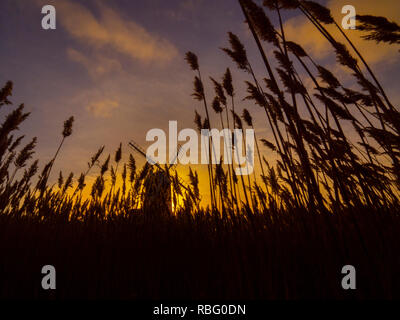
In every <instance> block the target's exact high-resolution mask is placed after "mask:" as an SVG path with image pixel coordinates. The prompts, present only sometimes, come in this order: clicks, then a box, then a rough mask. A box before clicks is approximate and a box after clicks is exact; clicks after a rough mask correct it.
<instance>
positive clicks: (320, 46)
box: [285, 0, 400, 64]
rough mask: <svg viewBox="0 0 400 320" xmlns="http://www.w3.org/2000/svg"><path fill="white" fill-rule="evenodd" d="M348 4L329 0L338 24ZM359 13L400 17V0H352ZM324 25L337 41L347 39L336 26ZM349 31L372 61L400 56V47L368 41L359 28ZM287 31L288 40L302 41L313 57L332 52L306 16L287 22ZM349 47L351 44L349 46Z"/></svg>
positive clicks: (358, 46) (362, 52)
mask: <svg viewBox="0 0 400 320" xmlns="http://www.w3.org/2000/svg"><path fill="white" fill-rule="evenodd" d="M346 4H349V3H348V1H345V0H329V1H328V3H327V4H326V6H327V7H328V8H329V9H330V10H331V13H332V16H333V17H334V19H335V20H336V22H337V23H338V25H339V26H341V21H342V18H343V17H344V15H343V14H342V13H341V11H342V7H343V6H344V5H346ZM351 4H352V5H353V6H354V7H355V9H356V11H357V14H372V15H377V16H385V17H387V18H388V19H389V20H392V21H397V22H398V21H399V19H398V12H399V11H400V2H399V1H391V0H380V1H375V0H362V1H361V0H358V1H353V2H352V3H351ZM325 27H326V28H327V29H328V31H329V32H330V33H331V34H332V35H333V36H334V38H335V39H339V40H338V41H340V42H342V43H345V44H346V45H347V42H346V40H345V39H344V38H343V36H342V35H341V34H340V32H339V30H337V28H336V27H335V26H332V25H328V26H326V25H325ZM344 32H345V33H346V35H347V36H348V37H349V38H350V40H351V41H352V42H353V43H354V45H355V46H356V48H357V49H358V50H359V51H360V52H361V54H362V55H363V56H364V58H365V59H366V60H367V62H368V63H370V64H375V63H380V62H385V63H393V62H395V61H396V59H398V51H397V50H396V48H395V47H394V46H393V45H392V46H390V45H388V44H383V43H380V44H379V45H377V44H376V43H375V42H372V41H367V40H364V39H362V38H361V36H362V35H363V33H362V32H361V31H357V30H344ZM285 33H286V36H287V38H288V39H289V40H291V41H295V42H297V43H299V44H301V45H302V46H303V47H304V48H305V49H306V50H307V51H308V52H309V53H310V54H311V55H312V56H313V57H316V58H320V59H323V58H326V57H327V56H328V55H329V54H330V53H332V47H331V45H330V44H329V43H328V41H327V40H326V39H325V38H323V37H322V35H321V34H320V33H319V32H318V30H317V29H316V28H315V27H314V25H313V24H312V23H311V22H310V21H308V19H307V18H306V17H304V16H296V17H294V18H291V19H289V20H287V21H286V22H285ZM349 48H350V47H349ZM354 56H355V55H354Z"/></svg>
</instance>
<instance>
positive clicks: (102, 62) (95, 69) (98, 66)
mask: <svg viewBox="0 0 400 320" xmlns="http://www.w3.org/2000/svg"><path fill="white" fill-rule="evenodd" d="M67 56H68V58H69V59H71V60H72V61H74V62H77V63H80V64H82V65H83V66H84V67H85V68H86V69H87V71H88V73H89V75H90V76H91V77H92V78H94V79H97V78H98V77H101V76H103V75H107V74H110V73H112V72H119V71H121V70H122V66H121V63H120V62H119V61H118V60H116V59H112V58H108V57H106V56H104V55H100V54H94V55H93V56H92V57H91V58H88V57H87V56H85V55H84V54H83V53H82V52H80V51H78V50H76V49H73V48H68V49H67Z"/></svg>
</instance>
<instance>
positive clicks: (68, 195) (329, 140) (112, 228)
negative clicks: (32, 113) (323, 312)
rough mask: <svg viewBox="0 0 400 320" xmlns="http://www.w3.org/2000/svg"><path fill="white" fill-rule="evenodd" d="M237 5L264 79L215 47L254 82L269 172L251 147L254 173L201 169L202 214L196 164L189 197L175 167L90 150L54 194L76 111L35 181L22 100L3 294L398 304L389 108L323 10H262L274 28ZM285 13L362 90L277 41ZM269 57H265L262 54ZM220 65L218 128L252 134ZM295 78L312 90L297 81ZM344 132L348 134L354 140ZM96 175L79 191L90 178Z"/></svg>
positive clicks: (304, 5) (7, 177) (9, 187)
mask: <svg viewBox="0 0 400 320" xmlns="http://www.w3.org/2000/svg"><path fill="white" fill-rule="evenodd" d="M239 2H240V5H241V8H242V10H243V13H244V16H245V18H246V23H247V24H248V26H249V29H250V31H251V34H252V36H253V37H254V40H255V42H256V45H257V49H258V50H259V52H260V55H261V59H262V61H263V63H264V66H265V68H266V74H265V77H264V78H263V79H261V80H260V79H258V78H257V76H256V75H255V72H254V70H253V67H252V64H251V63H250V61H249V60H248V58H247V53H246V48H245V47H244V46H243V45H242V44H241V42H240V39H239V38H238V37H237V36H236V35H234V34H233V33H228V40H229V45H230V48H223V49H222V50H223V51H224V52H225V53H226V54H227V55H228V56H229V57H230V58H231V59H233V61H234V62H235V64H236V65H237V67H238V69H239V70H241V71H244V72H245V73H246V74H247V75H248V76H249V79H248V80H247V81H246V86H247V94H248V96H247V97H245V100H246V101H251V102H253V103H254V105H255V107H257V108H262V110H264V112H265V116H266V118H265V124H266V128H267V129H268V130H270V131H271V132H272V134H273V140H272V141H268V140H266V139H264V138H261V139H260V142H262V145H263V146H265V147H267V148H268V149H269V150H271V151H273V152H275V153H276V154H277V155H278V160H277V161H276V163H271V162H270V161H269V159H268V157H267V156H266V155H265V154H263V151H262V149H261V148H259V145H258V142H257V143H256V148H257V157H258V162H259V164H260V170H261V174H260V175H259V176H257V177H255V178H254V179H250V177H248V178H247V179H243V177H241V178H240V181H239V179H238V178H237V177H236V175H235V174H234V171H233V168H232V167H231V166H225V165H222V164H220V165H216V166H215V167H213V166H212V165H210V166H209V167H208V174H209V183H210V195H211V199H212V200H211V207H206V208H202V207H201V206H200V200H201V192H200V190H199V178H198V175H197V173H196V172H195V171H193V170H190V174H189V180H190V183H189V185H188V186H187V188H185V189H184V188H182V187H181V184H180V178H179V176H178V174H177V173H176V172H173V171H170V170H165V171H162V172H160V170H161V169H162V168H161V169H159V168H157V167H155V166H151V165H150V164H148V163H146V164H145V165H144V166H143V167H142V168H141V169H140V170H138V168H137V167H136V161H135V159H134V157H133V156H132V155H129V161H128V163H127V164H123V163H122V160H121V159H122V154H123V147H122V145H121V144H120V145H119V147H118V148H117V150H116V152H115V155H114V157H111V155H106V156H104V155H103V152H104V147H101V148H99V150H98V151H97V152H96V153H95V154H94V155H93V157H92V158H91V159H90V161H89V162H88V168H87V169H86V171H84V172H83V173H81V175H80V176H79V178H78V179H77V180H76V182H75V181H74V175H73V174H72V173H70V174H68V175H67V176H66V178H65V177H64V175H63V173H62V172H60V173H59V174H58V180H57V183H56V184H54V185H49V177H50V175H51V170H52V167H53V164H54V162H55V161H56V160H57V156H58V154H59V151H60V149H61V148H62V145H63V142H64V140H65V139H66V138H68V136H69V135H71V134H72V129H73V128H72V125H73V118H72V117H71V118H69V119H68V120H67V121H66V122H65V123H64V126H63V131H62V139H61V142H60V145H59V147H58V149H57V151H56V153H55V155H54V157H53V158H52V159H51V160H50V161H49V162H48V163H47V164H46V165H45V166H44V167H43V169H42V171H41V172H40V174H39V175H38V177H37V178H35V177H36V175H37V173H38V170H39V166H38V161H37V160H32V157H33V155H34V147H35V144H36V139H35V138H34V139H33V140H31V141H30V142H29V143H27V144H26V145H25V146H24V147H20V145H21V143H22V141H23V139H24V137H23V136H20V137H16V136H14V135H15V134H16V132H17V129H18V126H19V125H20V124H21V123H22V122H23V121H25V120H26V119H27V117H28V116H29V113H24V105H20V106H19V107H17V108H14V109H12V110H10V111H9V114H8V115H7V116H6V117H5V119H4V121H3V123H2V125H1V127H0V256H1V257H2V258H1V260H0V297H3V298H9V297H17V298H123V299H130V298H152V299H157V298H164V299H166V298H169V299H173V298H185V299H201V298H208V299H209V298H224V299H238V298H243V299H302V298H337V299H343V298H359V299H363V298H364V299H365V298H387V299H394V298H399V292H400V290H399V289H400V278H399V277H398V270H399V267H400V260H399V256H398V252H399V249H400V248H399V246H400V241H399V231H400V228H399V227H400V222H399V221H400V220H399V210H398V207H399V198H398V197H399V187H400V183H399V176H400V175H399V172H400V170H399V156H400V139H399V130H400V116H399V113H398V111H397V109H396V108H395V107H394V106H393V105H392V103H391V102H390V100H389V98H388V97H387V95H386V93H385V92H384V90H383V88H382V87H381V85H380V83H379V81H378V80H377V76H376V75H375V74H374V73H373V72H372V70H371V69H370V67H369V66H368V65H367V63H366V61H365V60H364V59H363V58H362V56H361V53H360V52H358V51H357V50H355V52H356V54H357V56H358V57H359V58H360V59H361V61H362V62H363V64H365V65H366V66H367V71H368V74H369V76H370V77H371V78H372V79H371V81H370V80H369V79H368V77H369V76H367V75H365V74H364V73H363V72H362V70H361V68H360V67H359V66H358V61H357V59H356V58H354V57H353V56H352V55H351V53H350V51H349V50H348V49H347V48H346V46H345V45H344V44H342V43H339V42H338V40H337V39H334V38H333V37H332V35H330V34H329V33H328V31H327V30H326V29H325V28H324V24H336V22H335V21H334V20H333V18H332V17H331V15H330V12H329V10H328V9H326V8H324V7H322V6H321V5H319V4H316V3H314V2H312V1H297V0H290V1H289V0H279V1H278V0H271V1H264V6H265V7H266V8H268V10H269V12H272V13H273V14H277V15H278V20H279V26H278V28H275V26H274V25H273V24H272V23H271V22H270V20H269V18H268V16H267V13H266V12H265V11H264V9H263V8H262V7H261V6H259V5H257V4H256V3H254V2H253V1H251V0H240V1H239ZM284 10H300V11H301V12H302V13H303V14H305V15H306V17H307V18H308V19H309V20H310V23H312V24H313V25H314V26H315V27H316V28H317V29H318V30H319V31H320V32H321V35H322V36H324V37H325V38H327V40H328V41H329V42H330V44H331V45H332V48H333V49H332V53H333V54H335V55H336V57H337V61H338V63H340V64H342V65H343V66H345V67H346V68H347V69H348V70H349V71H350V72H351V73H352V75H353V76H354V78H355V81H356V82H357V84H358V86H359V89H357V90H355V89H349V88H348V87H346V86H344V85H343V84H342V82H341V81H340V79H338V78H337V77H336V76H335V75H334V74H333V73H332V72H331V71H330V70H328V68H326V67H324V66H321V65H319V64H318V63H317V62H316V61H315V60H314V59H313V58H312V57H311V56H310V55H309V54H308V53H307V52H306V51H305V50H304V49H303V48H302V47H301V46H300V45H299V44H297V43H295V42H293V41H291V39H287V37H286V36H285V32H284V24H283V13H284ZM363 23H364V27H365V31H372V32H374V34H373V36H371V37H370V38H371V39H374V40H380V39H381V41H384V40H383V39H385V38H384V33H385V32H387V31H385V30H381V33H379V30H378V31H377V30H376V28H379V24H382V23H383V24H384V25H385V26H389V27H393V26H392V25H388V24H387V23H386V22H385V21H383V20H382V19H378V20H374V19H372V18H370V17H367V18H363ZM372 25H374V26H372ZM346 41H347V42H349V40H348V39H346ZM392 42H393V41H392ZM349 44H350V46H351V47H352V48H353V49H354V45H353V44H352V43H350V42H349ZM267 48H269V49H271V48H272V49H273V55H271V56H267V55H266V52H269V51H267ZM292 59H296V61H297V62H298V63H299V66H301V68H302V70H301V71H303V72H300V70H296V68H295V65H294V63H293V61H292ZM186 60H187V62H188V63H189V66H190V68H191V69H192V70H193V71H195V72H196V75H195V81H194V89H195V90H194V94H193V97H194V98H195V99H196V100H198V101H199V102H200V103H201V104H202V108H204V113H205V115H204V116H202V115H201V114H200V113H198V112H197V111H195V124H196V126H197V129H198V130H201V129H209V128H210V127H211V126H210V123H211V121H213V118H212V114H211V113H209V110H208V105H209V103H208V101H207V98H206V93H205V90H204V84H203V79H202V77H201V74H200V65H199V60H198V58H197V56H196V55H195V54H194V53H192V52H189V53H187V55H186ZM225 70H226V71H225V72H224V74H223V76H222V77H221V81H220V82H219V81H218V80H215V79H213V78H211V81H212V84H213V85H214V93H215V97H214V98H213V99H212V103H211V106H212V109H213V110H214V111H215V114H216V116H217V118H219V122H220V124H221V128H222V129H223V128H229V129H230V128H242V127H244V126H245V125H247V126H248V127H251V128H253V129H254V130H255V131H257V130H258V128H257V127H256V126H255V125H254V123H253V119H252V116H251V113H250V112H251V111H249V109H243V110H239V108H240V101H239V100H238V99H237V98H236V99H235V88H234V79H233V77H232V73H231V71H230V69H229V68H228V69H225ZM305 77H309V79H311V81H312V83H313V84H314V85H315V91H312V90H309V89H307V88H306V87H305V86H304V84H303V83H304V80H305ZM11 94H12V83H11V82H8V83H7V84H6V85H5V86H4V88H3V89H1V90H0V108H10V109H11V108H12V103H11V101H10V96H11ZM300 106H304V108H305V110H306V113H305V116H301V115H300V112H299V108H300ZM240 114H241V115H242V119H243V120H244V123H243V122H242V120H241V118H240V116H239V115H240ZM225 118H226V119H225ZM217 120H218V119H217ZM345 123H347V124H351V126H352V128H353V129H354V133H356V135H355V136H356V139H359V140H358V141H355V140H354V139H350V138H349V133H348V132H345V130H344V129H343V127H344V124H345ZM233 151H234V150H233ZM121 166H122V170H121ZM95 172H97V176H96V178H95V180H94V182H93V183H92V185H91V186H87V185H86V184H87V182H86V177H87V176H88V174H89V173H91V174H94V173H95ZM160 175H161V176H162V178H163V179H166V181H164V182H166V183H165V185H166V186H168V189H169V188H171V190H172V191H173V192H172V196H171V198H170V197H169V196H166V193H165V190H164V191H163V193H162V194H161V193H159V192H160V191H159V190H160V188H159V187H158V186H157V184H158V182H159V177H160ZM257 178H260V179H258V180H257ZM246 180H247V181H246ZM85 188H90V195H89V196H88V197H84V196H83V191H84V190H85ZM241 197H244V198H243V200H242V199H241ZM149 199H150V200H149ZM151 199H153V200H151ZM160 199H164V201H160ZM169 201H171V202H172V203H173V204H174V210H173V212H172V211H171V208H170V207H169V204H168V203H167V202H169ZM144 204H146V205H144ZM44 264H54V265H55V267H56V270H57V290H56V291H55V292H53V293H49V292H46V291H43V290H42V289H41V287H40V277H41V274H40V268H41V267H42V266H43V265H44ZM346 264H351V265H354V266H355V267H356V270H357V290H355V291H344V290H343V289H342V288H341V285H340V283H341V277H342V275H341V273H340V271H341V268H342V267H343V266H344V265H346Z"/></svg>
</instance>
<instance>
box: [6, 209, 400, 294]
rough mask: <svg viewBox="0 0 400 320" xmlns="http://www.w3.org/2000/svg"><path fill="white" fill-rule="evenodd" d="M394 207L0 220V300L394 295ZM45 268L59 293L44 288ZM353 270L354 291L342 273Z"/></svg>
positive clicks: (398, 288) (399, 261)
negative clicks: (50, 266)
mask: <svg viewBox="0 0 400 320" xmlns="http://www.w3.org/2000/svg"><path fill="white" fill-rule="evenodd" d="M399 221H400V220H399V216H398V213H397V210H394V209H393V210H390V209H387V210H380V211H376V210H372V209H368V208H358V209H348V210H344V211H342V212H337V213H335V214H334V215H331V214H323V215H315V214H312V213H310V212H307V211H306V210H301V209H299V210H291V211H288V212H277V211H271V212H270V214H269V215H262V214H255V215H253V214H251V215H246V216H243V217H240V218H237V219H233V220H227V219H221V218H220V217H218V216H217V215H211V214H209V213H204V214H196V215H195V216H191V215H181V216H180V217H179V218H176V219H175V218H169V219H168V218H165V219H161V218H156V219H150V220H149V219H146V218H145V216H143V215H135V214H131V215H129V216H127V217H115V218H113V219H112V220H109V221H100V220H98V219H88V220H87V221H85V222H79V221H72V222H65V221H60V219H59V218H58V217H56V216H55V217H52V218H49V219H46V221H43V222H41V221H39V219H37V218H33V217H20V218H10V217H7V216H1V218H0V235H1V241H0V254H1V257H2V258H1V265H0V268H1V269H0V275H1V277H0V288H1V291H0V296H1V297H2V298H122V299H134V298H139V299H157V298H160V299H174V298H180V299H210V298H215V299H221V298H222V299H236V298H241V299H261V298H265V299H304V298H387V299H393V298H397V299H398V298H400V277H399V274H398V270H399V268H400V258H399V254H398V253H399V250H400V243H399V241H398V231H399V228H400V226H399ZM44 264H53V265H54V266H55V267H56V270H57V290H54V291H53V292H51V291H50V292H49V291H45V290H43V289H41V285H40V283H41V279H42V275H41V273H40V271H41V268H42V266H43V265H44ZM346 264H351V265H354V266H355V267H356V270H357V290H348V291H345V290H343V289H342V287H341V280H342V277H343V275H342V274H341V269H342V267H343V266H344V265H346Z"/></svg>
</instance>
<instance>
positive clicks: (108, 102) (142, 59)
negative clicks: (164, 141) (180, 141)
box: [0, 0, 400, 178]
mask: <svg viewBox="0 0 400 320" xmlns="http://www.w3.org/2000/svg"><path fill="white" fill-rule="evenodd" d="M319 2H320V3H322V4H325V5H327V6H328V7H329V8H330V9H331V10H332V14H333V16H334V17H335V19H336V20H337V21H338V22H339V23H340V21H341V18H342V16H343V15H342V14H341V8H342V6H343V5H345V4H352V5H354V6H355V8H356V10H357V13H359V14H373V15H383V16H386V17H387V18H389V20H393V21H396V22H398V23H399V22H400V21H399V12H400V2H399V1H390V0H380V1H375V0H353V1H342V0H328V1H319ZM44 4H52V5H54V6H55V8H56V10H57V29H56V30H43V29H42V28H41V19H42V17H43V15H42V14H41V7H42V6H43V5H44ZM284 15H285V16H284V19H285V27H286V33H287V38H288V39H289V40H293V41H295V42H298V43H300V44H302V45H303V46H304V47H305V48H306V49H307V50H308V52H309V53H310V55H312V56H313V57H314V58H315V59H316V60H317V61H320V62H321V63H322V64H323V65H324V66H326V67H328V68H329V69H331V70H333V71H334V72H335V74H336V75H337V76H338V77H339V78H341V79H344V81H350V82H349V83H353V82H354V81H353V80H352V79H351V77H350V76H349V75H348V74H346V73H345V72H344V70H343V69H342V68H341V67H339V66H338V65H337V64H336V62H335V58H334V56H333V55H332V51H331V50H330V46H329V45H328V43H327V42H326V41H325V40H324V39H322V38H321V36H320V35H319V34H317V31H316V30H315V29H313V27H312V25H310V24H309V23H308V22H307V21H306V19H305V18H304V17H303V16H302V15H300V13H299V12H298V11H296V12H285V13H284ZM270 17H271V20H272V21H273V22H276V20H275V17H273V15H270ZM228 31H232V32H233V33H235V34H237V35H238V36H239V38H240V39H241V41H242V42H243V43H244V44H245V46H246V49H247V51H248V56H249V59H250V60H251V62H252V64H253V66H254V67H255V68H256V73H257V75H260V79H261V77H264V76H265V70H264V67H263V65H262V64H261V61H260V59H259V54H258V52H257V51H256V47H255V44H254V41H253V39H252V38H251V35H250V33H249V31H248V30H247V28H246V25H245V24H244V18H243V14H242V12H241V10H240V7H239V5H238V2H237V1H234V0H218V1H214V0H168V1H165V0H148V1H132V0H109V1H100V0H87V1H74V0H57V1H50V0H47V1H35V0H1V2H0V38H1V48H0V64H1V65H0V85H1V86H3V85H4V84H5V82H6V81H7V80H12V81H13V82H14V91H13V96H12V97H11V101H12V102H13V103H14V104H15V105H18V104H20V103H25V105H26V110H27V111H30V112H32V114H31V116H30V118H29V120H28V121H26V123H24V124H23V126H21V130H20V131H21V133H23V134H26V135H27V137H33V136H37V137H38V147H37V153H36V157H38V158H39V159H40V163H41V165H42V166H43V165H44V164H45V163H46V162H47V161H49V160H50V159H51V158H52V156H53V154H54V152H55V150H56V148H57V146H58V144H59V141H60V139H61V131H62V124H63V121H64V120H66V119H67V118H68V117H69V116H71V115H73V116H74V117H75V123H74V128H73V135H72V136H71V137H70V138H68V140H67V141H66V143H65V146H64V148H63V149H62V152H61V154H60V157H59V159H58V161H57V163H56V164H55V167H54V171H53V178H54V177H56V176H57V174H58V171H59V170H61V169H62V170H63V171H64V172H65V173H66V174H67V172H69V171H73V172H75V175H76V176H78V175H79V173H80V172H82V171H84V170H85V169H86V166H87V162H88V160H89V159H90V157H91V156H92V155H93V153H94V152H95V151H96V150H97V149H98V147H100V146H101V145H106V152H107V153H112V154H113V153H114V152H115V150H116V148H117V147H118V145H119V143H120V142H122V144H123V152H124V153H125V156H126V155H127V152H128V151H130V150H128V146H127V143H128V141H129V140H130V139H134V140H135V141H137V142H138V143H140V144H141V145H142V146H143V147H146V146H147V145H149V143H146V141H145V136H146V132H147V131H148V130H150V129H152V128H162V129H165V130H167V128H168V121H169V120H177V121H178V127H179V128H180V129H183V128H194V127H195V126H194V123H193V119H194V110H198V111H199V112H200V113H201V114H203V107H202V105H201V104H200V103H199V102H198V101H195V100H193V98H192V97H191V96H190V95H191V93H192V86H193V85H192V81H193V76H194V74H193V72H192V71H191V70H190V68H189V67H188V66H187V64H186V62H185V61H184V54H185V52H186V51H189V50H190V51H193V52H195V53H196V54H197V55H198V57H199V62H200V67H201V70H202V74H203V79H204V80H206V81H207V85H206V90H207V91H206V95H207V97H208V99H209V100H211V99H212V98H213V97H214V92H213V90H212V87H211V86H210V83H209V81H208V76H212V77H214V78H216V79H220V78H221V76H222V74H223V73H224V72H225V69H226V67H230V68H231V70H232V73H233V77H234V84H235V86H236V92H237V93H236V99H237V104H238V107H237V109H238V111H239V112H240V113H241V111H242V109H243V108H244V107H245V108H247V109H249V111H250V112H251V113H252V115H253V118H255V123H256V128H257V135H258V137H259V138H267V139H269V138H270V136H271V133H270V132H269V130H268V128H265V115H264V112H263V111H262V110H261V109H260V108H259V107H257V106H254V105H253V104H252V103H251V102H249V101H242V99H243V98H244V97H245V85H244V84H243V80H246V79H247V75H245V74H243V73H242V72H240V71H238V70H237V69H236V67H235V65H234V63H233V62H232V61H231V60H230V59H229V58H228V57H227V56H226V55H225V54H224V53H223V52H222V51H221V50H220V49H219V48H221V47H226V46H228V41H227V32H228ZM346 32H347V34H348V35H349V37H351V39H353V40H354V42H355V43H356V45H357V46H358V47H359V49H360V51H361V52H362V54H364V56H365V57H366V60H367V61H368V62H370V64H371V66H372V68H373V69H374V71H375V72H376V74H377V75H378V78H379V80H381V82H382V84H383V87H384V88H385V89H386V91H387V93H388V95H389V97H390V98H391V100H392V102H393V103H394V104H395V105H398V104H399V102H400V93H399V92H398V88H399V83H398V81H399V76H398V74H399V72H400V64H399V52H398V49H396V48H394V46H387V45H384V44H379V45H376V44H375V43H374V42H368V41H364V40H361V39H360V38H359V37H360V35H361V33H360V32H358V31H352V30H348V31H346ZM334 34H337V32H336V31H335V32H334ZM341 41H343V40H341ZM267 52H268V50H267ZM306 84H307V81H306ZM308 84H310V85H311V83H308ZM210 102H211V101H210ZM0 112H1V117H4V114H5V113H6V112H7V108H6V107H5V108H3V109H2V110H1V111H0ZM217 120H218V118H216V117H215V120H214V122H215V125H217ZM264 128H265V129H264ZM27 140H28V139H26V141H27ZM136 158H137V160H140V157H139V156H138V155H137V156H136ZM141 163H143V161H142V162H141ZM180 170H182V173H184V174H186V173H187V170H188V168H185V167H183V168H181V169H180ZM203 170H204V168H203Z"/></svg>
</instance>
